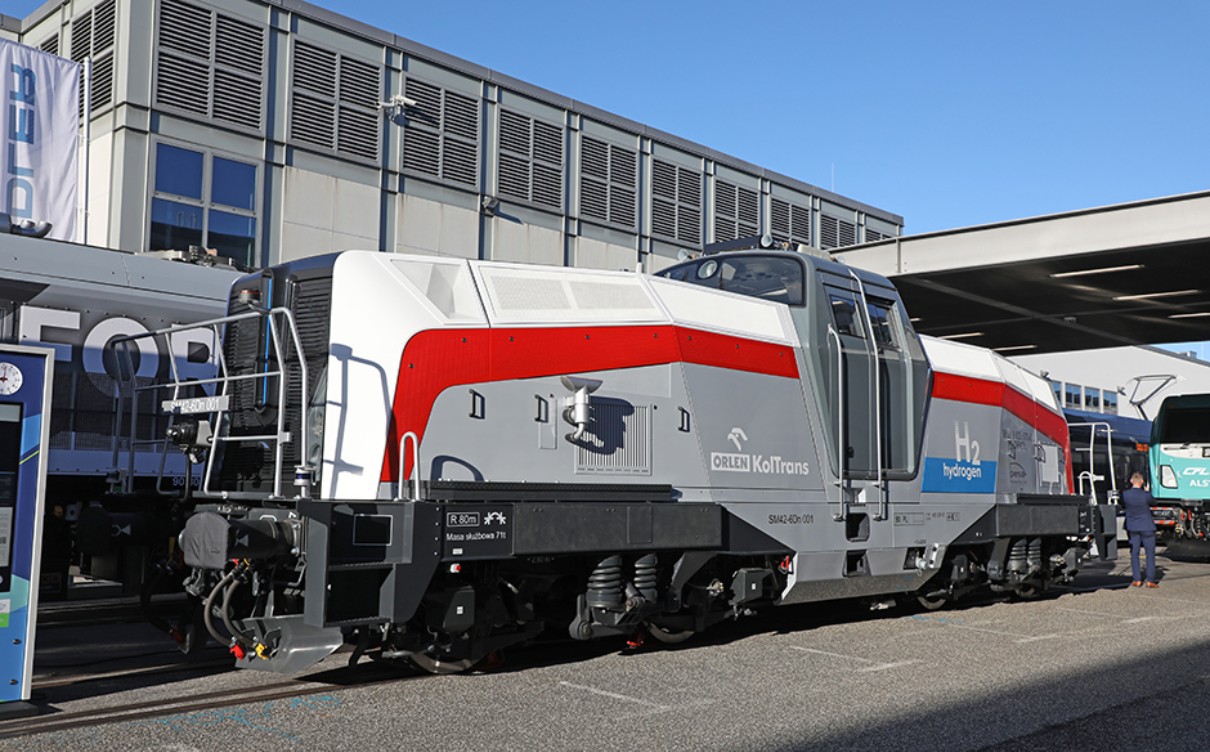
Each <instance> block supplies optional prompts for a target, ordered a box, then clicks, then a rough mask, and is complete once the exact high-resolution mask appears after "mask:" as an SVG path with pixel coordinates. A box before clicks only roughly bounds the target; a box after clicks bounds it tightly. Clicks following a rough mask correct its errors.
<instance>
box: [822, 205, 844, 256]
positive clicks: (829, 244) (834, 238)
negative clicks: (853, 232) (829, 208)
mask: <svg viewBox="0 0 1210 752" xmlns="http://www.w3.org/2000/svg"><path fill="white" fill-rule="evenodd" d="M839 225H840V220H839V219H837V218H836V217H832V216H829V215H827V214H821V215H819V247H820V248H823V249H825V250H827V249H828V248H836V247H837V245H838V244H839V242H840V227H839Z"/></svg>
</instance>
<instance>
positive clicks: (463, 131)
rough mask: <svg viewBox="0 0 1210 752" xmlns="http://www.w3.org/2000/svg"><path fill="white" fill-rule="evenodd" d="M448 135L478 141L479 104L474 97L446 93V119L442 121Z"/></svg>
mask: <svg viewBox="0 0 1210 752" xmlns="http://www.w3.org/2000/svg"><path fill="white" fill-rule="evenodd" d="M442 122H443V125H444V127H445V130H446V132H447V133H449V134H452V135H454V136H459V137H461V138H466V139H471V140H473V141H477V140H478V138H479V102H478V101H477V100H475V99H474V98H473V97H467V96H463V95H462V94H456V93H454V92H452V91H447V92H445V119H444V120H443V121H442Z"/></svg>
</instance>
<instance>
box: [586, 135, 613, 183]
mask: <svg viewBox="0 0 1210 752" xmlns="http://www.w3.org/2000/svg"><path fill="white" fill-rule="evenodd" d="M580 169H581V170H582V171H583V173H584V174H585V175H591V176H592V177H594V178H600V179H601V180H608V179H609V145H608V144H606V143H605V142H604V141H598V140H596V139H595V138H589V137H588V136H584V137H582V138H581V139H580Z"/></svg>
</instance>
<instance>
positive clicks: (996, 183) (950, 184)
mask: <svg viewBox="0 0 1210 752" xmlns="http://www.w3.org/2000/svg"><path fill="white" fill-rule="evenodd" d="M40 4H41V3H40V2H36V1H34V0H8V1H7V2H0V10H2V12H4V13H6V14H8V15H15V16H22V15H24V14H25V13H27V12H29V11H30V10H32V9H34V8H36V7H38V6H39V5H40ZM318 5H320V6H321V7H324V8H327V9H329V10H332V11H335V12H338V13H341V14H343V15H346V16H349V17H351V18H354V19H356V20H359V21H363V22H365V23H368V24H371V25H373V26H377V27H379V28H383V29H387V30H390V31H393V32H395V33H397V34H400V35H401V36H404V37H407V38H409V39H412V40H414V41H417V42H420V43H423V44H426V45H429V46H431V47H434V48H436V49H439V50H442V51H444V52H447V53H450V54H453V55H456V56H458V57H462V58H465V59H467V60H470V61H472V62H474V63H478V64H480V65H484V66H487V67H489V68H492V69H495V70H497V71H499V72H501V73H504V74H507V75H510V76H513V77H516V78H519V79H521V80H523V81H527V82H529V83H533V84H536V85H538V86H542V87H544V88H546V89H549V90H551V91H554V92H556V93H558V94H561V95H563V96H567V97H571V98H573V99H576V100H579V101H582V102H585V103H587V104H591V105H594V106H597V107H600V108H602V109H605V110H609V111H611V112H615V113H618V114H620V115H624V116H626V117H628V118H631V119H633V120H636V121H638V122H641V123H644V124H648V125H651V126H654V127H656V128H659V129H661V130H664V131H667V132H670V133H673V134H676V135H678V136H681V137H684V138H687V139H690V140H692V141H696V142H698V143H701V144H704V145H706V146H709V147H712V148H715V149H718V150H720V151H723V152H726V153H729V154H733V155H735V156H738V157H740V158H742V159H745V160H748V161H750V162H753V163H755V164H757V165H761V166H763V167H767V168H770V169H773V170H776V171H778V172H781V173H784V174H786V175H790V176H792V177H795V178H798V179H800V180H804V181H806V182H809V183H813V184H815V185H818V186H821V187H823V188H834V189H835V190H836V191H837V192H839V193H841V194H843V195H845V196H848V197H850V198H854V199H857V200H859V201H863V202H865V203H868V204H872V205H874V206H877V207H879V208H882V209H886V210H888V211H892V212H895V213H897V214H900V215H902V216H903V217H904V218H905V220H906V228H905V229H906V231H907V232H908V233H918V232H927V231H930V230H939V229H946V228H951V227H961V226H966V225H972V224H980V223H985V222H992V221H997V220H1005V219H1014V218H1018V217H1026V216H1034V215H1038V214H1048V213H1052V212H1058V211H1065V210H1070V209H1079V208H1084V207H1089V206H1099V205H1105V204H1112V203H1118V202H1123V201H1133V200H1137V199H1144V198H1151V197H1155V196H1164V195H1171V194H1177V193H1184V192H1189V191H1196V190H1203V189H1207V188H1210V117H1208V114H1210V113H1208V110H1210V96H1207V83H1208V76H1207V73H1206V71H1207V67H1208V66H1207V58H1206V56H1205V52H1204V50H1205V48H1206V43H1207V42H1206V40H1207V39H1210V3H1206V2H1194V1H1189V2H1157V3H1140V2H1137V0H1136V1H1135V2H1119V1H1117V0H1098V1H1097V2H1092V1H1091V0H1074V1H1073V0H1067V1H1065V2H1014V3H981V2H925V1H923V0H922V1H920V2H891V1H890V0H885V1H878V0H846V2H828V3H823V2H815V1H813V0H800V1H799V2H761V1H760V0H750V1H749V2H746V3H737V2H733V1H732V2H712V1H711V0H698V1H696V2H659V1H658V0H657V1H656V2H652V1H651V0H646V2H637V1H635V0H611V2H607V3H606V2H597V3H583V2H574V0H564V1H563V2H548V1H547V0H531V1H528V2H527V1H525V0H522V1H521V2H517V3H501V2H486V1H484V0H459V2H456V3H443V2H432V1H431V0H429V1H427V2H411V1H397V2H382V0H376V1H375V2H370V1H369V0H322V1H321V2H319V3H318Z"/></svg>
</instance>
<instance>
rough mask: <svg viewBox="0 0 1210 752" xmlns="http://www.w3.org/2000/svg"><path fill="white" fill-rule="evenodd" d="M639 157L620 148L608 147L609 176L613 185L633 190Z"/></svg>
mask: <svg viewBox="0 0 1210 752" xmlns="http://www.w3.org/2000/svg"><path fill="white" fill-rule="evenodd" d="M638 159H639V155H638V154H637V153H635V152H633V151H630V150H629V149H623V148H622V147H620V146H610V147H609V176H610V178H611V179H612V180H613V182H614V183H617V184H619V185H623V186H626V187H627V188H631V189H633V188H634V187H635V185H634V183H635V177H636V176H637V174H638V167H637V164H638Z"/></svg>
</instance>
